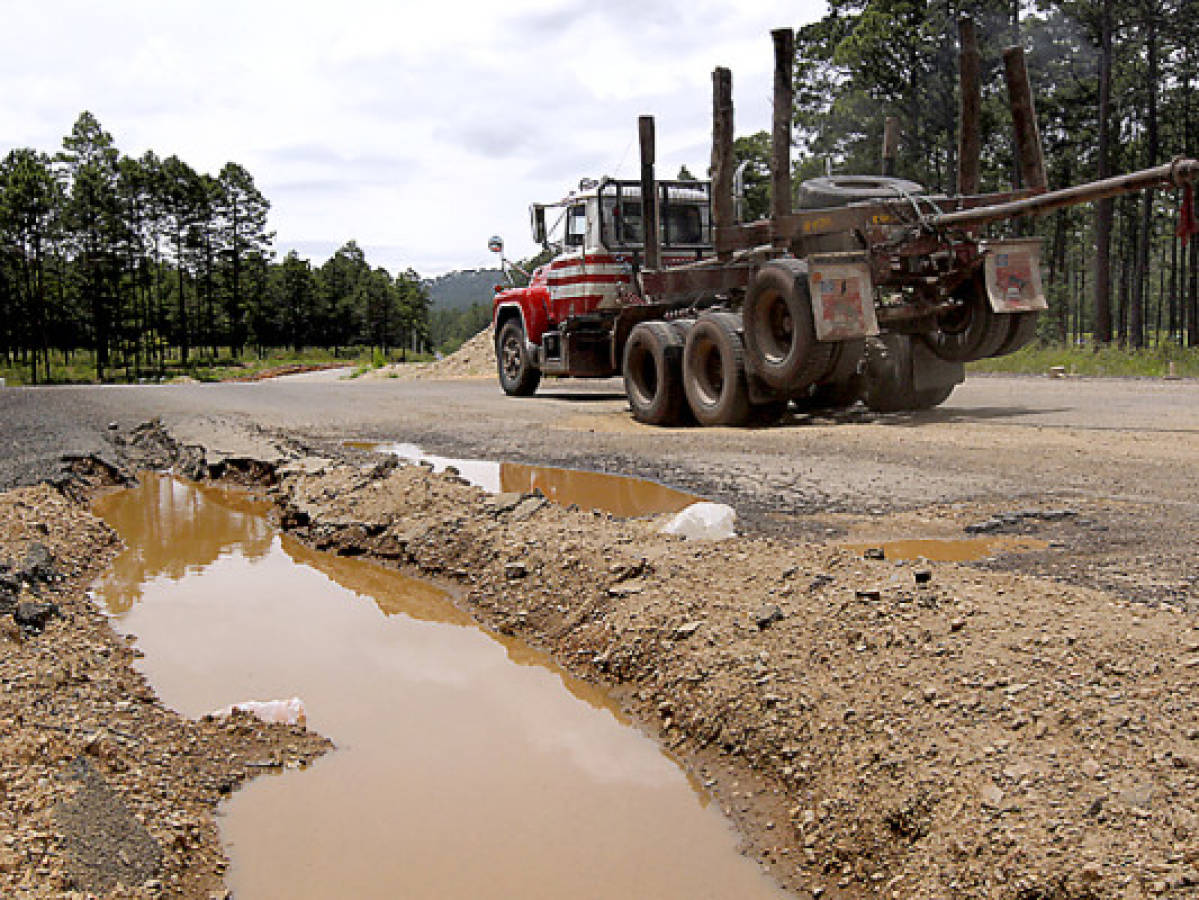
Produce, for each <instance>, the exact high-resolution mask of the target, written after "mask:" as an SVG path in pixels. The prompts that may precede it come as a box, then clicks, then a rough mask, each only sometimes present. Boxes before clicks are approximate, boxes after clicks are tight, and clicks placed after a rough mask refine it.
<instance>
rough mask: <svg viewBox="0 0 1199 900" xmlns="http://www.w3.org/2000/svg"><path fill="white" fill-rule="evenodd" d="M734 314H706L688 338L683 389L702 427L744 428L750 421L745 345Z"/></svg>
mask: <svg viewBox="0 0 1199 900" xmlns="http://www.w3.org/2000/svg"><path fill="white" fill-rule="evenodd" d="M739 324H740V320H739V319H738V317H737V316H735V315H733V314H732V313H705V314H704V315H702V316H700V318H699V321H697V322H696V323H695V326H694V327H693V328H692V329H691V331H690V332H688V334H687V344H686V346H685V347H684V348H683V389H684V390H685V391H686V393H687V402H688V404H690V406H691V412H693V413H694V414H695V418H696V421H698V422H699V423H700V424H701V425H744V424H745V423H746V422H747V421H748V420H749V413H750V405H749V386H748V384H747V383H746V380H745V345H744V344H743V343H742V340H741V335H740V334H738V331H737V328H738V325H739Z"/></svg>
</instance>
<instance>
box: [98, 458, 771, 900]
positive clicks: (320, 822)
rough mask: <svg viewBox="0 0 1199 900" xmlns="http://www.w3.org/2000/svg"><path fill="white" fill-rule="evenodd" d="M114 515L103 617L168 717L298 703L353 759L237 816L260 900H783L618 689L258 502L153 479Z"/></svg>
mask: <svg viewBox="0 0 1199 900" xmlns="http://www.w3.org/2000/svg"><path fill="white" fill-rule="evenodd" d="M97 511H98V512H99V514H100V515H101V516H102V517H103V518H104V519H105V521H107V522H108V523H109V524H110V525H111V526H112V527H113V528H115V529H116V530H117V531H118V532H119V533H120V535H121V537H122V538H123V540H124V541H125V543H126V545H127V546H128V549H127V550H126V551H124V553H122V555H121V556H120V557H119V558H118V559H117V560H116V562H115V563H114V565H113V567H112V569H111V571H110V572H109V573H108V574H107V575H106V576H105V577H104V578H103V579H101V580H100V581H99V582H98V583H97V585H96V586H95V595H96V598H97V600H98V602H100V603H101V604H102V605H103V606H104V607H105V608H107V609H108V610H109V611H110V613H111V614H112V616H113V617H114V625H115V626H116V627H117V628H118V630H120V631H122V632H125V633H133V634H136V635H137V644H138V646H139V648H140V649H141V650H142V651H143V652H144V654H145V657H144V658H143V659H142V660H141V661H140V665H141V666H142V668H143V670H144V671H145V672H146V673H147V675H148V677H149V678H150V680H151V682H152V683H153V685H154V687H155V689H156V690H157V691H158V694H159V696H161V697H162V699H163V701H164V702H165V703H167V704H168V705H170V706H173V707H175V708H176V709H178V710H180V711H181V712H183V713H185V714H187V715H190V716H199V715H202V714H204V713H205V712H208V711H210V710H214V709H217V708H220V707H223V706H225V705H227V704H230V703H235V702H239V701H243V700H251V699H260V700H261V699H277V698H286V697H291V696H293V695H295V696H299V697H300V698H302V699H303V701H304V704H305V706H306V708H307V714H308V727H309V728H312V729H314V730H316V731H319V732H321V733H322V734H325V735H328V736H329V737H330V738H332V739H333V740H334V741H335V742H336V744H337V749H336V750H334V751H332V752H331V753H329V754H328V755H327V756H325V757H323V758H322V759H321V760H319V761H318V762H317V763H316V764H315V765H313V766H312V767H310V768H309V769H307V770H305V771H286V772H283V773H281V774H277V775H267V776H263V777H260V778H258V779H256V780H254V781H252V782H251V783H249V785H248V786H246V787H244V788H243V789H241V790H240V791H238V792H237V793H236V794H234V796H233V797H232V798H231V800H229V801H228V802H227V803H225V804H223V805H222V810H221V817H220V819H219V821H220V825H221V831H222V835H223V837H224V840H225V842H226V846H227V848H228V850H229V854H230V858H231V861H232V865H231V868H230V871H229V874H228V879H227V880H228V883H229V886H230V887H231V888H232V889H233V891H234V893H235V894H236V896H237V897H238V898H239V900H254V898H274V897H288V898H331V897H356V898H373V897H378V898H396V897H404V898H433V897H436V898H482V897H487V898H561V897H573V898H615V897H620V898H625V897H638V898H640V897H645V898H700V897H710V898H728V897H738V898H756V897H781V896H783V895H782V894H781V892H780V891H779V890H778V889H777V888H776V887H775V886H774V884H773V882H771V881H769V880H768V879H767V877H766V876H765V875H763V874H762V872H761V871H760V869H759V868H758V866H757V865H756V864H755V863H753V862H752V861H750V860H748V859H746V858H745V857H742V856H740V855H739V854H738V853H737V850H736V844H737V839H736V836H735V835H734V833H733V832H732V830H731V829H730V828H729V826H728V825H727V823H726V822H725V821H724V819H723V818H721V817H720V815H719V813H718V812H717V810H716V808H715V805H709V804H708V802H707V798H706V797H705V796H704V795H703V793H702V791H699V790H698V789H697V787H696V785H694V784H693V783H691V782H689V781H688V779H687V778H686V776H685V775H684V773H683V772H682V770H681V769H680V768H679V767H678V766H677V765H676V764H675V763H674V762H673V761H672V760H671V759H669V758H668V757H667V756H666V755H664V754H663V753H662V752H661V750H660V749H659V748H658V746H657V745H656V744H655V743H654V742H653V741H652V740H650V739H649V738H648V737H646V736H645V735H643V734H642V733H640V732H639V731H637V730H636V729H635V728H633V727H632V726H631V725H630V724H629V722H628V721H627V719H625V718H624V717H623V716H622V714H621V713H620V712H619V710H618V708H617V707H616V706H615V705H614V704H613V702H612V701H610V700H609V698H608V697H607V696H606V695H605V693H604V692H603V691H601V690H599V689H598V688H596V687H594V686H592V685H590V684H588V683H586V682H583V681H580V680H578V679H575V678H572V677H571V676H569V675H568V674H566V673H565V672H564V671H563V670H561V669H560V668H558V667H557V666H555V665H554V664H553V663H552V662H551V661H550V660H549V659H548V658H547V657H545V656H544V655H542V654H540V653H538V652H535V651H533V650H531V649H530V648H528V647H526V646H525V645H523V644H521V643H519V642H518V641H515V640H512V639H507V638H503V637H500V636H497V635H493V634H491V633H488V632H485V631H483V630H482V629H481V628H479V627H477V626H476V625H474V624H473V622H472V621H471V620H470V618H469V617H468V616H466V615H465V614H464V613H462V612H461V611H459V610H458V609H457V608H456V607H454V606H453V604H452V603H451V602H450V600H449V598H448V597H447V595H446V594H445V593H443V592H442V591H440V590H439V589H437V588H435V587H433V586H431V585H428V584H425V583H423V582H420V581H415V580H412V579H407V578H404V577H402V576H400V575H399V574H397V573H395V572H392V571H389V570H386V569H384V568H382V567H380V566H377V565H375V564H373V563H370V562H366V561H363V560H355V559H347V558H342V557H336V556H331V555H328V554H324V553H320V552H317V551H313V550H310V549H308V548H306V547H304V546H302V545H300V544H299V543H297V542H295V541H293V540H291V539H289V538H288V537H286V536H282V535H280V534H279V533H278V532H277V531H276V530H275V529H274V528H273V527H272V526H271V525H270V524H269V523H268V521H267V520H266V518H265V515H264V513H265V506H264V505H263V504H260V503H256V502H255V501H253V500H250V499H248V498H247V497H246V496H245V495H242V494H240V493H238V492H231V491H221V490H217V489H212V488H199V487H197V486H194V485H191V484H188V483H184V482H181V481H178V480H175V479H172V478H168V477H162V476H146V477H144V479H143V483H142V485H141V486H140V487H137V488H134V489H133V490H130V491H125V492H121V493H119V494H113V495H110V496H108V497H106V498H104V499H103V500H102V501H100V503H99V504H98V505H97Z"/></svg>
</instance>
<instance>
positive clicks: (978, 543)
mask: <svg viewBox="0 0 1199 900" xmlns="http://www.w3.org/2000/svg"><path fill="white" fill-rule="evenodd" d="M844 546H845V548H846V549H848V550H852V551H854V552H855V553H866V552H867V551H870V550H882V551H883V556H884V558H885V559H903V560H914V559H927V560H929V561H930V562H976V561H978V560H980V559H986V558H987V557H989V556H994V555H996V554H998V553H1027V552H1029V551H1032V550H1044V549H1045V548H1046V547H1048V546H1049V543H1048V542H1047V541H1042V540H1038V539H1037V538H1026V537H1009V536H1004V537H990V538H913V539H907V540H895V541H873V542H870V541H866V542H863V541H854V542H853V543H849V544H845V545H844Z"/></svg>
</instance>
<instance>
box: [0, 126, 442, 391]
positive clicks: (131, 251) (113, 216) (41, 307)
mask: <svg viewBox="0 0 1199 900" xmlns="http://www.w3.org/2000/svg"><path fill="white" fill-rule="evenodd" d="M269 209H270V203H269V202H268V200H267V199H266V197H264V196H263V195H262V192H261V191H260V190H259V189H258V188H257V187H256V186H255V183H254V179H253V177H252V176H251V174H250V173H249V172H248V171H247V170H246V169H245V168H244V167H243V166H240V165H238V164H237V163H234V162H230V163H227V164H226V165H225V166H224V167H223V168H222V169H221V170H220V172H219V173H218V174H217V175H215V176H213V175H209V174H205V173H201V172H197V171H195V170H194V169H193V168H192V167H191V166H189V165H188V164H187V163H186V162H184V161H183V160H181V159H179V158H178V157H177V156H168V157H166V158H165V159H162V158H159V157H158V156H157V155H156V154H154V153H153V152H146V153H145V154H144V155H142V156H141V157H138V158H134V157H130V156H126V155H123V154H122V153H120V151H119V150H118V149H117V148H116V146H115V145H114V142H113V138H112V136H111V135H110V134H109V133H108V132H106V131H105V130H104V129H103V128H102V127H101V125H100V123H99V122H98V121H97V120H96V119H95V117H94V116H92V115H91V114H90V113H88V112H84V113H82V114H80V116H79V118H78V119H77V121H76V122H75V124H74V127H73V128H72V129H71V132H70V134H68V135H67V136H66V137H65V138H64V139H63V143H62V149H61V150H60V151H58V152H57V153H54V154H50V153H47V152H43V151H39V150H35V149H31V148H18V149H14V150H11V151H9V152H8V153H7V155H6V156H4V157H3V159H2V160H0V365H3V366H17V365H19V366H20V367H21V371H22V373H23V375H24V376H25V380H27V381H29V382H31V383H38V382H39V381H45V380H48V379H49V377H50V374H51V368H52V360H56V361H59V362H66V363H69V362H70V361H71V359H72V357H74V356H76V355H78V354H80V351H83V352H84V354H85V355H86V357H87V358H88V360H89V363H90V365H91V366H92V367H93V368H94V378H95V380H99V381H104V380H109V379H113V378H118V379H124V380H133V379H135V378H140V377H155V376H158V377H161V376H162V375H164V374H167V373H178V372H180V371H184V372H186V371H188V370H190V369H194V367H196V366H197V365H199V364H201V363H212V362H214V361H215V360H217V359H218V358H222V357H224V358H226V359H228V358H232V359H233V360H237V359H239V358H241V357H242V356H243V355H244V354H246V353H247V352H252V353H254V354H256V355H259V356H261V355H263V354H265V353H266V351H267V350H269V349H272V348H290V349H291V350H293V351H294V350H299V349H300V348H304V347H312V346H319V347H325V348H329V349H330V350H331V351H333V353H334V355H336V354H337V352H338V351H339V350H343V349H344V348H346V347H350V346H354V347H360V348H373V349H374V350H375V351H376V352H381V353H383V354H384V355H386V354H387V353H388V352H389V351H391V350H392V349H393V348H400V349H401V350H402V349H405V348H407V349H424V348H426V347H427V346H428V343H429V300H428V293H427V290H426V289H425V287H424V285H423V284H422V282H421V279H420V277H419V276H418V275H417V274H416V272H414V271H412V270H411V269H409V270H408V271H406V272H403V273H401V274H400V275H399V276H398V277H393V276H392V275H391V274H390V273H389V272H388V271H387V270H386V269H384V268H381V267H372V266H371V265H370V263H368V262H367V260H366V258H365V255H364V253H363V251H362V249H361V248H360V247H359V246H358V245H357V244H356V243H355V242H354V241H349V242H347V243H346V244H345V245H344V246H342V247H341V248H340V249H339V250H338V251H337V252H336V253H334V254H333V256H331V257H330V258H329V259H328V260H327V261H326V262H325V263H324V264H323V265H321V266H319V267H313V266H312V265H311V263H310V262H308V261H307V260H305V259H301V258H300V257H299V256H298V255H297V254H296V253H294V252H292V253H289V254H287V256H285V257H284V258H283V259H282V260H280V261H275V260H274V252H273V250H272V240H273V237H274V236H273V234H272V233H270V232H269V231H268V230H267V213H268V211H269Z"/></svg>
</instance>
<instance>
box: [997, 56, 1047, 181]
mask: <svg viewBox="0 0 1199 900" xmlns="http://www.w3.org/2000/svg"><path fill="white" fill-rule="evenodd" d="M1003 67H1004V71H1005V73H1006V74H1007V90H1008V101H1009V102H1010V103H1011V107H1012V125H1013V126H1014V127H1015V130H1016V148H1017V151H1018V153H1019V156H1020V171H1021V173H1022V175H1023V180H1024V187H1026V188H1030V189H1031V190H1034V191H1043V190H1045V189H1046V188H1047V187H1048V184H1049V182H1048V181H1047V180H1046V178H1045V157H1044V156H1043V154H1042V152H1041V134H1040V132H1039V131H1038V130H1037V113H1036V110H1035V109H1034V107H1033V102H1032V89H1031V88H1030V87H1029V84H1028V69H1027V67H1026V66H1025V64H1024V48H1023V47H1008V48H1006V49H1005V50H1004V51H1003Z"/></svg>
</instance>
